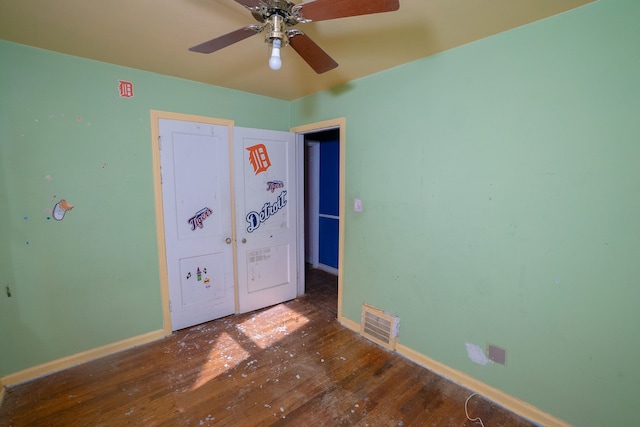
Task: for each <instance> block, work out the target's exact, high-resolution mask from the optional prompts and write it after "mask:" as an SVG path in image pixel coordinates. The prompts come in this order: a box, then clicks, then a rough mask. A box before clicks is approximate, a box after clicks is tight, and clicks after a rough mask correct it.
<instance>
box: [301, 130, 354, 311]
mask: <svg viewBox="0 0 640 427" xmlns="http://www.w3.org/2000/svg"><path fill="white" fill-rule="evenodd" d="M291 132H294V133H296V142H297V144H298V147H299V149H298V160H297V162H298V166H299V168H302V169H303V170H304V169H305V166H306V162H305V152H306V151H307V150H306V146H307V142H310V143H312V144H311V145H313V143H314V142H316V141H317V142H319V143H321V142H320V141H318V140H319V139H320V140H324V139H327V140H328V139H329V137H333V138H334V140H335V137H336V136H337V140H335V145H334V147H332V148H334V149H337V154H334V155H333V156H332V157H333V158H334V160H335V161H336V163H337V184H336V183H334V184H333V185H332V188H333V192H334V195H335V192H336V191H337V193H338V194H337V215H334V214H332V213H328V212H324V215H327V216H329V218H327V217H325V219H329V220H333V221H334V223H333V224H331V225H332V226H333V227H334V228H333V229H334V231H333V234H334V236H335V235H337V236H336V237H337V238H336V239H331V240H333V243H329V246H330V248H331V250H333V252H334V254H333V260H334V261H333V262H334V263H336V261H337V263H336V264H334V265H337V267H335V270H331V273H332V274H336V275H337V282H338V307H337V319H338V321H340V322H341V323H343V322H344V318H343V316H342V289H343V275H342V266H343V262H344V261H343V259H344V222H345V221H344V220H345V152H346V149H345V147H346V140H345V135H346V120H345V119H344V118H337V119H332V120H327V121H324V122H318V123H311V124H308V125H304V126H299V127H295V128H292V129H291ZM314 150H316V152H317V153H318V152H319V150H320V145H317V147H316V148H315V149H314ZM318 160H319V159H318ZM329 169H331V168H329ZM319 170H320V165H319V164H318V173H319ZM333 173H334V177H335V172H333ZM305 174H306V173H305ZM305 174H300V175H302V176H303V177H304V175H305ZM334 179H335V178H334ZM298 188H299V191H301V194H300V196H299V197H298V201H299V203H300V207H299V210H298V211H299V212H300V213H302V215H303V217H302V218H301V220H300V221H299V222H298V224H299V226H300V227H301V228H300V229H299V234H298V235H299V236H300V241H299V244H298V250H299V251H300V253H299V256H298V262H299V266H298V271H301V272H304V271H306V267H305V263H306V261H307V256H306V255H307V246H306V243H307V240H308V239H305V237H307V232H305V228H308V227H309V225H310V224H308V222H311V227H313V226H314V225H313V221H311V219H308V218H307V216H308V215H307V213H306V209H305V203H307V204H308V203H309V201H311V200H313V198H312V197H310V196H313V195H314V194H313V192H314V190H313V188H312V189H309V190H307V188H306V185H305V182H301V183H300V185H299V186H298ZM316 195H317V196H318V200H317V201H318V209H319V204H320V203H319V194H316ZM334 203H336V202H334ZM334 206H335V205H334ZM334 213H335V211H334ZM336 222H337V224H336ZM317 223H318V224H317V226H318V231H319V229H320V216H319V215H318V221H317ZM336 226H337V230H335V228H336ZM318 240H319V239H318ZM331 240H330V241H331ZM336 240H337V247H336V243H335V242H336ZM325 243H326V242H325ZM318 255H319V251H318ZM318 258H319V257H318ZM318 264H320V259H319V261H318ZM300 282H301V283H302V284H303V286H304V280H301V281H300ZM303 293H304V288H302V289H300V290H299V294H303Z"/></svg>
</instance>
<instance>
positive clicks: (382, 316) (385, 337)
mask: <svg viewBox="0 0 640 427" xmlns="http://www.w3.org/2000/svg"><path fill="white" fill-rule="evenodd" d="M399 326H400V318H399V317H397V316H393V315H391V314H389V313H385V312H384V311H382V310H380V309H379V308H375V307H372V306H370V305H369V304H362V321H361V322H360V335H362V336H363V337H365V338H367V339H369V340H371V341H373V342H375V343H376V344H379V345H381V346H383V347H384V348H387V349H389V350H392V351H395V349H396V343H397V342H398V329H399Z"/></svg>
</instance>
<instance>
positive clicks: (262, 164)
mask: <svg viewBox="0 0 640 427" xmlns="http://www.w3.org/2000/svg"><path fill="white" fill-rule="evenodd" d="M247 151H248V152H249V162H250V163H251V166H253V172H254V173H255V174H256V175H258V174H259V173H260V172H266V171H267V169H269V166H271V160H269V153H267V147H265V146H264V144H257V145H253V146H251V147H249V148H247Z"/></svg>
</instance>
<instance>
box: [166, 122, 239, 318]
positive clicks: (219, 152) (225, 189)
mask: <svg viewBox="0 0 640 427" xmlns="http://www.w3.org/2000/svg"><path fill="white" fill-rule="evenodd" d="M159 130H160V161H161V172H162V203H163V212H164V228H165V246H166V253H167V272H168V281H169V301H170V302H169V305H170V310H171V324H172V330H177V329H182V328H185V327H188V326H192V325H196V324H199V323H203V322H207V321H209V320H212V319H216V318H219V317H223V316H226V315H229V314H232V313H234V312H235V294H234V281H233V245H232V240H231V239H232V225H231V224H232V222H231V187H230V169H229V163H230V160H229V159H230V156H229V138H230V136H229V128H228V127H227V126H218V125H211V124H204V123H194V122H184V121H178V120H165V119H160V121H159Z"/></svg>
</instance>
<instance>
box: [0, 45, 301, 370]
mask: <svg viewBox="0 0 640 427" xmlns="http://www.w3.org/2000/svg"><path fill="white" fill-rule="evenodd" d="M118 80H127V81H131V82H133V84H134V97H133V98H128V99H127V98H120V97H119V92H118ZM151 109H156V110H164V111H173V112H180V113H188V114H198V115H203V116H209V117H217V118H227V119H232V120H235V123H236V125H238V126H246V127H257V128H268V129H277V130H288V129H289V122H290V114H289V103H287V102H284V101H279V100H275V99H270V98H266V97H261V96H256V95H251V94H247V93H243V92H238V91H232V90H226V89H222V88H217V87H213V86H208V85H203V84H199V83H194V82H189V81H185V80H179V79H174V78H169V77H165V76H160V75H156V74H151V73H147V72H142V71H137V70H132V69H128V68H123V67H118V66H113V65H109V64H104V63H99V62H94V61H89V60H85V59H80V58H75V57H70V56H66V55H60V54H57V53H53V52H48V51H43V50H39V49H34V48H30V47H26V46H21V45H17V44H13V43H9V42H5V41H0V204H1V206H0V285H1V286H2V289H1V290H2V293H0V348H1V349H0V377H2V376H4V375H7V374H10V373H14V372H18V371H20V370H22V369H25V368H29V367H32V366H35V365H38V364H41V363H45V362H48V361H51V360H55V359H59V358H61V357H64V356H68V355H72V354H75V353H78V352H81V351H84V350H87V349H91V348H95V347H98V346H102V345H105V344H109V343H113V342H117V341H120V340H123V339H126V338H129V337H133V336H137V335H139V334H143V333H147V332H151V331H156V330H159V329H161V328H162V327H163V325H162V311H161V301H160V284H159V271H158V269H159V267H158V255H157V239H156V229H155V206H154V193H153V174H152V160H151V123H150V113H149V111H150V110H151ZM63 198H64V199H66V200H68V201H69V202H70V203H71V204H73V205H74V208H73V209H72V210H71V211H69V212H67V213H66V215H65V216H64V219H63V220H62V221H56V220H54V219H49V218H51V212H50V211H51V210H52V209H53V207H54V205H55V204H56V203H57V202H58V201H59V200H60V199H63ZM7 284H8V285H11V288H12V291H13V296H12V297H11V298H8V297H7V296H6V293H5V286H6V285H7Z"/></svg>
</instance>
